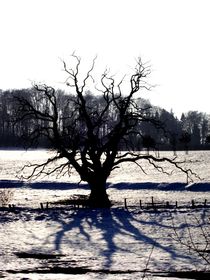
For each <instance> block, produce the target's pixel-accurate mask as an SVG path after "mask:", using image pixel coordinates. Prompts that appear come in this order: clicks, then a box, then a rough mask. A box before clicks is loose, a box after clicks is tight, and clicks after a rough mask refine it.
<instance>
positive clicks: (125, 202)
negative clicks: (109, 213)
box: [124, 198, 128, 209]
mask: <svg viewBox="0 0 210 280" xmlns="http://www.w3.org/2000/svg"><path fill="white" fill-rule="evenodd" d="M124 205H125V209H127V208H128V207H127V200H126V198H124Z"/></svg>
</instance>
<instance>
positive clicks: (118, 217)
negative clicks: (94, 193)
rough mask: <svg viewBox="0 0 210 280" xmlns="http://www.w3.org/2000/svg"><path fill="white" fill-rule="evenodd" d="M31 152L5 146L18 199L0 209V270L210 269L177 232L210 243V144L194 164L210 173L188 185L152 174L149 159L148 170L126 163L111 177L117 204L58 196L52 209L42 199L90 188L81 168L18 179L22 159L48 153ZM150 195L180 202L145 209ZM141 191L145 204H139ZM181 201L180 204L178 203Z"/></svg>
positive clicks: (10, 185)
mask: <svg viewBox="0 0 210 280" xmlns="http://www.w3.org/2000/svg"><path fill="white" fill-rule="evenodd" d="M31 153H32V154H33V155H29V154H28V153H24V152H21V151H13V152H11V151H7V152H6V151H1V153H0V170H1V178H0V179H1V180H0V190H11V191H12V192H14V197H13V198H12V200H11V203H12V204H15V205H16V208H15V209H11V210H10V211H8V209H3V208H1V211H0V278H1V277H2V278H4V279H7V280H13V279H15V280H16V279H17V280H19V279H22V280H23V279H36V280H37V279H38V280H41V279H43V280H47V279H49V280H51V279H52V280H53V279H62V280H65V279H87V280H89V279H107V280H112V279H113V280H115V279H116V280H119V279H124V280H127V279H153V280H154V279H172V280H173V279H178V275H166V274H163V272H165V273H167V272H173V271H197V270H205V269H207V270H210V267H209V266H207V265H206V262H205V261H204V260H203V258H202V257H199V255H198V254H197V253H194V252H192V251H190V252H189V250H188V248H187V247H186V246H183V245H181V244H180V242H178V240H177V236H176V233H177V234H178V236H179V237H181V240H182V241H184V242H186V243H187V242H190V243H192V242H194V244H195V245H196V246H197V248H198V250H200V252H202V251H203V250H204V249H205V250H209V249H210V248H208V247H207V248H205V246H206V244H207V243H208V240H207V239H208V238H209V231H210V220H209V217H210V215H209V214H210V192H209V190H210V183H209V179H210V178H209V177H210V174H209V173H208V172H207V171H208V170H209V167H210V162H209V161H210V159H209V158H210V157H209V153H208V152H201V153H200V154H198V153H197V154H196V155H194V154H193V155H189V157H195V158H199V159H202V160H203V161H202V162H199V163H197V162H196V163H194V169H195V171H196V172H200V173H199V175H200V176H202V177H203V178H204V181H202V182H199V181H197V182H195V183H194V184H188V185H187V184H186V178H185V177H184V176H183V177H181V175H180V174H174V175H173V176H172V177H170V178H168V177H165V175H164V176H163V174H160V173H155V175H154V176H153V175H151V174H152V173H150V171H152V170H149V168H150V167H148V166H145V168H146V169H147V171H148V173H149V175H148V176H147V177H145V175H144V174H142V173H141V174H140V172H139V170H137V169H135V168H133V169H131V168H130V167H127V166H123V167H122V170H123V173H118V174H117V173H114V174H113V175H112V176H111V177H110V183H111V185H110V187H109V189H108V193H109V195H110V198H111V199H112V200H113V201H115V202H116V206H115V207H113V208H112V209H111V210H90V209H73V208H71V207H69V208H68V207H67V208H59V209H54V207H55V206H53V205H51V204H50V208H49V209H48V210H41V209H40V202H44V203H45V202H47V201H48V202H51V201H56V200H59V199H62V198H68V197H69V195H71V194H75V193H76V194H88V192H89V191H88V189H87V186H86V185H82V187H81V189H79V190H78V189H76V187H77V184H76V181H77V177H76V175H74V176H75V177H74V176H73V177H72V181H71V184H67V182H68V178H62V179H59V180H56V179H55V178H45V181H41V182H36V183H31V184H28V183H25V182H20V181H17V180H16V177H15V170H17V168H18V167H20V166H21V165H22V164H23V162H26V160H29V159H30V158H32V156H35V155H36V158H37V160H39V159H40V156H41V157H42V158H43V156H46V153H45V152H44V151H40V152H36V153H34V152H31ZM17 158H18V160H17ZM122 170H121V172H122ZM145 178H147V179H145ZM145 182H147V183H145ZM151 197H153V198H154V201H155V202H163V201H164V203H165V202H166V201H168V202H169V203H170V205H173V207H172V208H168V209H162V208H160V209H157V210H156V211H155V210H154V209H152V208H149V209H146V205H147V203H151ZM124 198H126V199H127V205H128V209H125V208H124ZM140 199H141V200H142V203H143V204H144V209H140V207H139V200H140ZM205 199H207V205H206V207H195V208H192V207H191V203H192V200H194V201H195V203H196V206H201V205H202V206H203V205H204V201H205ZM175 201H178V206H179V208H175ZM206 230H207V234H205V233H206ZM205 238H207V239H205ZM206 256H207V257H208V254H206ZM145 269H147V271H146V273H145V272H144V271H145ZM193 275H194V276H192V275H188V276H187V275H186V276H183V275H182V276H183V277H184V278H182V279H199V278H195V277H196V272H194V274H193ZM169 276H170V278H169ZM172 276H173V277H172ZM193 277H194V278H193ZM206 277H207V278H205V279H208V276H206ZM200 279H201V278H200Z"/></svg>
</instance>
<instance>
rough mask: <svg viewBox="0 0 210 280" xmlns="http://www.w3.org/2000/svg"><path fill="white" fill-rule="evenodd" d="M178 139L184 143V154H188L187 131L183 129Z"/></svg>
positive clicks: (188, 136)
mask: <svg viewBox="0 0 210 280" xmlns="http://www.w3.org/2000/svg"><path fill="white" fill-rule="evenodd" d="M179 141H180V142H181V143H182V144H183V145H184V148H185V151H186V154H188V151H189V144H190V141H191V134H189V133H188V132H187V131H183V132H182V134H181V137H180V138H179Z"/></svg>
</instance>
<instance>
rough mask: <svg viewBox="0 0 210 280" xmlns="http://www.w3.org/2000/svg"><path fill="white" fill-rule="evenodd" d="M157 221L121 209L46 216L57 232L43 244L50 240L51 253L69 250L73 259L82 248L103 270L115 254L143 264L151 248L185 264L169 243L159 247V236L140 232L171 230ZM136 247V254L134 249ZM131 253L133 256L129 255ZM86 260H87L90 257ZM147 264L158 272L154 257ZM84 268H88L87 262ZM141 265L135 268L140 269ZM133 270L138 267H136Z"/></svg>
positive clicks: (182, 257) (79, 210)
mask: <svg viewBox="0 0 210 280" xmlns="http://www.w3.org/2000/svg"><path fill="white" fill-rule="evenodd" d="M157 217H158V216H157ZM157 217H155V216H154V219H150V218H149V219H147V220H145V219H142V220H141V219H140V218H141V215H138V218H136V216H135V214H133V213H131V212H129V211H126V210H124V209H104V210H97V209H96V210H94V209H78V210H76V211H75V212H74V213H73V214H71V215H70V214H69V215H67V213H65V214H63V215H59V214H57V215H55V216H49V219H50V220H52V219H53V220H54V221H55V222H57V223H59V226H60V230H58V231H57V232H55V233H54V234H53V235H50V236H48V239H47V240H45V243H46V244H47V243H48V242H49V240H50V239H51V238H53V239H54V250H56V251H57V252H60V253H61V252H62V253H63V252H64V251H65V250H67V249H65V248H64V247H65V246H66V247H67V248H72V250H73V251H72V252H76V254H77V255H79V251H80V250H83V249H84V248H83V246H85V248H91V250H92V251H91V253H92V252H94V256H93V257H95V258H100V257H101V258H103V260H104V261H103V267H104V268H107V269H109V268H110V267H111V266H112V264H113V259H114V256H115V255H116V254H128V256H129V254H130V253H132V254H135V255H136V257H137V258H138V259H139V260H140V261H141V262H142V261H144V263H146V261H147V259H146V258H148V255H149V253H150V251H151V248H152V247H154V250H157V251H158V252H159V251H161V252H163V253H166V254H167V255H169V256H170V258H169V259H181V260H182V261H183V262H184V261H186V260H187V259H188V260H189V259H190V257H189V256H186V255H183V254H179V253H178V252H177V250H175V248H174V247H173V246H169V244H170V241H168V243H165V244H163V242H162V241H163V236H158V235H157V234H155V237H154V234H152V233H150V230H146V231H144V230H143V228H145V227H147V226H148V227H151V229H153V230H154V231H156V230H157V231H158V230H160V231H161V232H160V235H161V234H163V230H164V229H165V230H166V231H165V232H169V231H170V229H172V226H169V225H166V224H164V222H163V220H161V219H157ZM153 233H154V232H153ZM80 241H81V242H80ZM130 242H131V243H132V244H131V243H130ZM84 244H85V245H84ZM130 244H131V246H130ZM140 244H143V246H142V245H140ZM133 246H134V247H133ZM137 246H138V248H139V250H138V249H136V248H137ZM134 248H135V249H134ZM145 248H147V252H146V253H145V252H142V250H145ZM133 249H134V251H135V252H133V251H132V250H133ZM67 251H68V250H67ZM73 256H74V255H73ZM88 256H89V257H88ZM86 257H87V259H88V258H90V253H89V255H88V254H87V255H86ZM142 258H143V259H142ZM90 261H91V260H89V262H90ZM151 262H153V267H154V265H155V267H156V268H158V265H159V264H158V259H157V254H156V255H155V256H154V257H153V256H151ZM87 264H88V265H89V263H88V260H87ZM90 265H91V264H90ZM141 265H142V263H141ZM141 265H140V266H139V267H142V266H141ZM136 266H137V267H138V264H137V263H136ZM126 268H127V267H125V270H126ZM144 268H145V267H144ZM127 269H128V268H127Z"/></svg>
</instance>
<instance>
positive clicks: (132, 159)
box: [15, 55, 193, 207]
mask: <svg viewBox="0 0 210 280" xmlns="http://www.w3.org/2000/svg"><path fill="white" fill-rule="evenodd" d="M72 58H73V59H74V63H75V64H74V66H73V67H72V68H68V66H67V65H66V63H65V62H63V65H64V70H65V72H66V73H67V75H68V77H67V80H66V84H67V86H69V87H70V88H71V90H72V91H73V90H74V94H71V95H67V94H66V95H62V94H61V93H60V92H59V91H56V90H55V89H54V88H52V87H49V86H46V85H34V90H33V91H32V92H31V94H30V96H27V95H25V94H19V95H15V104H16V122H18V123H20V122H22V123H24V124H27V125H26V126H25V127H27V128H28V129H27V130H26V131H24V136H25V137H26V138H27V141H28V142H29V143H30V144H36V143H37V142H39V141H42V139H43V138H44V139H47V142H48V143H49V144H50V146H51V147H52V148H53V149H54V151H55V154H54V155H53V156H52V157H51V158H49V159H48V160H47V161H46V162H43V163H42V164H34V165H33V164H31V165H30V167H32V168H33V171H32V173H31V174H30V176H29V177H27V178H34V177H37V176H39V175H40V174H43V173H44V174H51V173H53V172H57V171H58V172H60V173H65V172H68V173H69V174H70V171H71V168H72V167H73V168H74V169H75V170H76V171H77V172H78V174H79V175H80V178H81V180H82V181H85V182H87V183H88V184H89V187H90V190H91V193H90V196H89V205H90V206H91V207H110V206H111V203H110V200H109V198H108V196H107V193H106V182H107V178H108V177H109V175H110V174H111V172H112V171H113V170H114V169H115V168H118V167H119V166H120V164H122V163H136V164H137V165H139V166H140V160H147V161H149V163H151V164H152V165H153V166H154V167H155V168H157V169H158V170H159V171H162V172H164V170H163V168H162V167H160V166H158V164H159V163H161V162H168V163H170V164H171V165H172V166H173V167H176V168H178V169H180V170H181V171H183V172H185V173H187V174H188V173H189V174H188V175H189V176H190V175H192V174H193V173H192V171H191V170H185V169H183V168H182V167H181V166H180V165H179V164H178V163H177V162H176V159H175V158H174V159H169V158H165V157H157V156H155V155H150V154H145V153H142V152H139V151H135V149H134V147H133V142H132V140H131V138H132V139H139V138H140V139H141V138H142V139H145V136H144V135H143V133H142V132H140V127H141V124H142V123H148V124H149V126H150V128H151V127H154V131H156V133H157V131H159V132H160V133H161V132H162V136H161V139H163V137H166V138H167V133H166V130H165V125H163V124H162V122H160V121H159V120H157V119H156V117H157V116H155V115H154V114H152V113H151V108H150V106H148V107H147V106H143V107H141V104H140V103H139V100H137V99H135V94H136V93H137V92H139V91H141V90H142V89H147V90H149V89H150V86H149V85H148V84H147V81H146V79H147V76H148V75H149V74H150V69H149V68H148V67H147V66H145V65H144V64H143V63H142V61H141V59H139V60H138V61H137V65H136V67H135V69H134V71H133V73H132V74H131V75H130V77H129V90H128V93H127V95H124V94H123V93H122V91H123V90H122V84H123V82H124V81H123V80H121V81H120V82H119V83H117V82H116V81H115V79H114V78H113V77H112V76H110V75H109V73H108V71H105V72H104V73H103V74H102V75H101V80H100V88H99V89H98V91H99V93H100V95H99V96H93V95H92V94H90V92H88V91H87V88H88V87H87V84H88V83H89V82H90V81H91V80H92V79H93V78H92V72H93V70H94V67H95V59H94V60H93V63H92V66H91V67H90V69H89V70H88V71H87V73H86V74H85V76H84V78H83V79H81V78H80V74H81V73H80V72H81V69H80V67H81V59H80V58H79V57H78V56H75V55H72ZM149 139H153V138H151V136H150V138H149ZM139 142H141V141H139ZM147 142H148V141H147ZM150 142H151V141H150ZM152 144H153V145H154V144H155V143H154V141H153V143H152ZM149 146H151V143H149ZM147 148H148V147H147ZM122 150H126V152H120V151H122ZM138 150H139V149H138ZM61 159H65V160H63V161H60V160H61ZM55 162H59V163H58V165H55V167H54V168H52V167H51V168H50V169H47V168H48V166H49V165H50V164H52V163H55ZM140 167H141V166H140Z"/></svg>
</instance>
